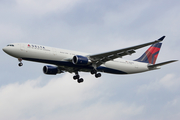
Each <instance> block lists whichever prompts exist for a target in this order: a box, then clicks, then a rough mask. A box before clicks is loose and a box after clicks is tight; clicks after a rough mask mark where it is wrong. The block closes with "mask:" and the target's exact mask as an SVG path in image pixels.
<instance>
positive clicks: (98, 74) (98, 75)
mask: <svg viewBox="0 0 180 120" xmlns="http://www.w3.org/2000/svg"><path fill="white" fill-rule="evenodd" d="M91 74H92V75H93V74H95V77H96V78H99V77H101V73H97V71H96V70H95V69H93V70H92V71H91Z"/></svg>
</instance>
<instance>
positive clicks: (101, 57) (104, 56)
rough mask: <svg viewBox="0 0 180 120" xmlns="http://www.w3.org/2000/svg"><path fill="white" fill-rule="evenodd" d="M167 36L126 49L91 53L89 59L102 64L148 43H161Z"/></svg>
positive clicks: (95, 63) (133, 51)
mask: <svg viewBox="0 0 180 120" xmlns="http://www.w3.org/2000/svg"><path fill="white" fill-rule="evenodd" d="M164 38H165V36H163V37H161V38H159V39H158V40H155V41H153V42H148V43H144V44H141V45H136V46H133V47H128V48H124V49H119V50H114V51H110V52H105V53H100V54H95V55H89V56H88V57H89V59H90V60H91V61H92V63H93V64H94V65H95V67H98V66H100V65H101V64H103V63H105V62H107V61H110V60H113V59H116V58H119V57H120V58H121V57H123V56H125V55H131V54H133V53H135V50H137V49H140V48H143V47H146V46H148V45H151V44H155V43H159V42H161V41H163V39H164Z"/></svg>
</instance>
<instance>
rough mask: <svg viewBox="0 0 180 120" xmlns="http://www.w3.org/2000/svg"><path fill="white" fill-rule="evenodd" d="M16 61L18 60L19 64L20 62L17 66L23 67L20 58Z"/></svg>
mask: <svg viewBox="0 0 180 120" xmlns="http://www.w3.org/2000/svg"><path fill="white" fill-rule="evenodd" d="M18 60H19V62H20V63H19V64H18V65H19V67H21V66H23V63H22V58H18Z"/></svg>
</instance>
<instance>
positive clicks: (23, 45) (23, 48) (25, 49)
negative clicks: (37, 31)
mask: <svg viewBox="0 0 180 120" xmlns="http://www.w3.org/2000/svg"><path fill="white" fill-rule="evenodd" d="M20 50H21V51H23V52H27V48H26V46H25V44H20Z"/></svg>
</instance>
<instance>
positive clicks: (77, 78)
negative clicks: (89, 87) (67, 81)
mask: <svg viewBox="0 0 180 120" xmlns="http://www.w3.org/2000/svg"><path fill="white" fill-rule="evenodd" d="M73 79H74V80H77V82H78V83H82V82H84V80H83V78H80V76H79V74H78V72H76V75H75V76H73Z"/></svg>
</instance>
